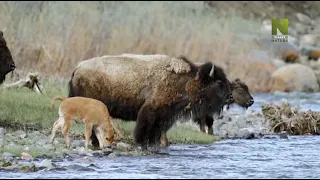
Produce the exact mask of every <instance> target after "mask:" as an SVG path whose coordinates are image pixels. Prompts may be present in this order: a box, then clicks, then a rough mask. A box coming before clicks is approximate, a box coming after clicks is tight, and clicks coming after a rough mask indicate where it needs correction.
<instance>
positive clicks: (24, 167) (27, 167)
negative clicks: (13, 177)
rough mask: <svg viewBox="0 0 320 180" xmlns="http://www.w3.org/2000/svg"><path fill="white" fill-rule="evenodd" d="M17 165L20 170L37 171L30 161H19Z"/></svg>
mask: <svg viewBox="0 0 320 180" xmlns="http://www.w3.org/2000/svg"><path fill="white" fill-rule="evenodd" d="M18 165H19V169H20V171H22V172H37V171H38V168H37V167H36V165H35V164H34V163H32V162H28V163H25V162H23V163H22V162H20V163H19V164H18Z"/></svg>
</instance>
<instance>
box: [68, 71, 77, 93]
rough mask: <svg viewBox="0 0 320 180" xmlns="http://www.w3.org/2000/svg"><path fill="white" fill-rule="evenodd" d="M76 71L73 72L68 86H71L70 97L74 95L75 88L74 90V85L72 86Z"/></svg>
mask: <svg viewBox="0 0 320 180" xmlns="http://www.w3.org/2000/svg"><path fill="white" fill-rule="evenodd" d="M74 72H75V71H73V73H72V75H71V78H70V80H69V83H68V88H69V93H68V97H74V90H73V86H72V79H73V76H74Z"/></svg>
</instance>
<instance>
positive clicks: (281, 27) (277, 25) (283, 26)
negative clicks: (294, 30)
mask: <svg viewBox="0 0 320 180" xmlns="http://www.w3.org/2000/svg"><path fill="white" fill-rule="evenodd" d="M288 23H289V22H288V19H282V24H280V22H279V21H278V19H272V35H278V34H277V29H278V30H279V31H280V32H281V33H282V35H288Z"/></svg>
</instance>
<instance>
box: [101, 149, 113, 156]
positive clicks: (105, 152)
mask: <svg viewBox="0 0 320 180" xmlns="http://www.w3.org/2000/svg"><path fill="white" fill-rule="evenodd" d="M102 153H103V155H105V156H107V155H109V154H110V153H112V149H111V148H104V149H102Z"/></svg>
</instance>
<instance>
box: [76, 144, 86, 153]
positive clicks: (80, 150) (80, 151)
mask: <svg viewBox="0 0 320 180" xmlns="http://www.w3.org/2000/svg"><path fill="white" fill-rule="evenodd" d="M76 151H77V152H78V153H80V154H83V153H86V148H85V147H83V146H77V147H76Z"/></svg>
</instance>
